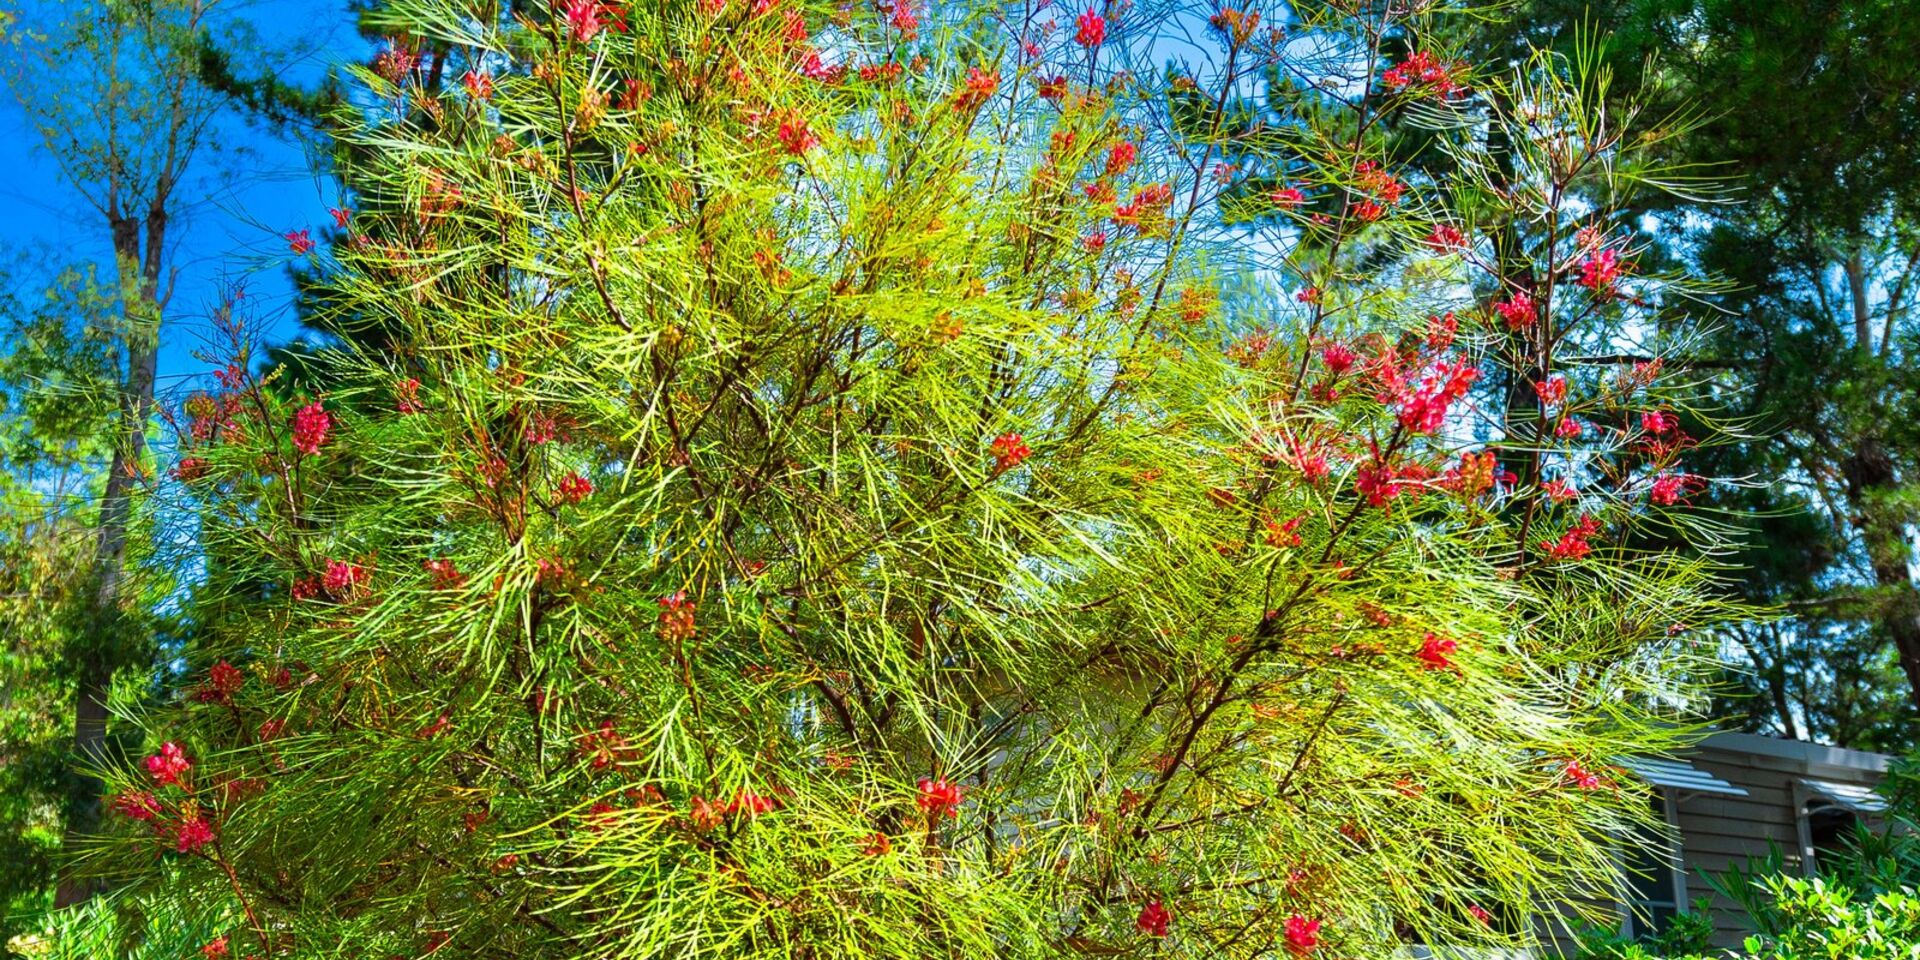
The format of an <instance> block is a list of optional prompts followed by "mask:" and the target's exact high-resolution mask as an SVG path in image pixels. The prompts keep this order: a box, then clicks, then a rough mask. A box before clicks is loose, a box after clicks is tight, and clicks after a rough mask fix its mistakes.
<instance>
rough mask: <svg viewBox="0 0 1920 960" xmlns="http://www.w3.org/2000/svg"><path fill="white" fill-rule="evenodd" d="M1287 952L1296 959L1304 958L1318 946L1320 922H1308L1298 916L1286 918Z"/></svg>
mask: <svg viewBox="0 0 1920 960" xmlns="http://www.w3.org/2000/svg"><path fill="white" fill-rule="evenodd" d="M1286 936H1287V951H1288V952H1289V953H1292V954H1293V955H1294V956H1296V957H1304V956H1306V955H1307V954H1308V953H1310V952H1312V950H1313V948H1314V947H1317V946H1319V945H1320V921H1318V920H1308V919H1307V918H1306V917H1303V916H1301V915H1299V914H1297V913H1296V914H1294V915H1293V916H1291V917H1288V918H1287V927H1286Z"/></svg>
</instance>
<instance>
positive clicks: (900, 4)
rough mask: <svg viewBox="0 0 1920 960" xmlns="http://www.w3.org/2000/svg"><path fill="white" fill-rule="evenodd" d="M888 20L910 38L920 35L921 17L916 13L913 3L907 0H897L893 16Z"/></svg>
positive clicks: (904, 35)
mask: <svg viewBox="0 0 1920 960" xmlns="http://www.w3.org/2000/svg"><path fill="white" fill-rule="evenodd" d="M888 22H889V23H891V24H893V28H894V29H895V30H898V31H900V35H901V36H903V37H905V38H907V39H908V40H912V39H914V38H915V37H918V36H919V35H920V17H919V15H918V14H916V13H914V10H913V4H911V3H909V2H907V0H896V2H895V3H894V5H893V17H892V19H890V20H889V21H888Z"/></svg>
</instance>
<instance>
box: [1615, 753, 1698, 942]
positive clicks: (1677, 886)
mask: <svg viewBox="0 0 1920 960" xmlns="http://www.w3.org/2000/svg"><path fill="white" fill-rule="evenodd" d="M1652 802H1653V815H1654V817H1655V818H1656V819H1658V820H1661V821H1664V822H1665V823H1666V825H1667V831H1666V832H1664V833H1663V832H1661V831H1659V830H1657V829H1653V828H1642V829H1640V830H1638V831H1636V832H1635V834H1634V836H1633V837H1632V838H1631V840H1630V842H1629V843H1628V844H1627V846H1626V849H1625V850H1624V851H1623V853H1624V856H1623V857H1622V860H1623V861H1624V864H1623V865H1624V867H1625V871H1624V872H1625V876H1624V877H1623V878H1622V879H1623V880H1624V885H1625V889H1624V890H1623V896H1624V897H1625V900H1626V902H1625V903H1624V904H1622V907H1623V909H1622V910H1621V913H1622V914H1623V915H1624V921H1623V923H1624V927H1623V929H1622V931H1621V932H1622V933H1625V934H1626V935H1627V936H1630V937H1639V936H1648V935H1653V934H1658V933H1662V932H1664V931H1665V930H1666V929H1667V928H1668V927H1669V926H1671V925H1672V924H1673V918H1674V917H1675V916H1677V915H1678V914H1680V913H1681V912H1682V911H1684V910H1685V909H1686V904H1687V874H1686V871H1685V870H1684V869H1683V868H1682V867H1681V861H1680V850H1679V844H1678V841H1677V838H1678V837H1679V821H1678V820H1677V819H1676V818H1675V816H1674V809H1673V805H1674V803H1673V802H1674V797H1673V793H1672V791H1670V790H1661V791H1659V792H1657V793H1655V794H1654V795H1653V801H1652Z"/></svg>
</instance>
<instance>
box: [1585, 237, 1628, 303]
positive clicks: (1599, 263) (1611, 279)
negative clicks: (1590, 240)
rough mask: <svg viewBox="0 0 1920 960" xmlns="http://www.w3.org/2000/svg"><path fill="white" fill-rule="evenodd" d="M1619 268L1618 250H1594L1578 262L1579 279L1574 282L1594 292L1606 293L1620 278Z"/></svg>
mask: <svg viewBox="0 0 1920 960" xmlns="http://www.w3.org/2000/svg"><path fill="white" fill-rule="evenodd" d="M1620 269H1621V263H1620V251H1618V250H1615V249H1612V248H1611V247H1609V248H1606V249H1603V250H1596V251H1594V252H1593V253H1590V254H1588V255H1587V258H1586V259H1585V260H1582V261H1581V262H1580V279H1579V280H1577V281H1575V282H1576V283H1578V284H1580V285H1581V286H1583V287H1586V288H1587V289H1589V290H1592V291H1593V292H1595V293H1607V292H1609V291H1611V290H1612V289H1613V285H1614V283H1615V282H1616V281H1618V280H1619V279H1620Z"/></svg>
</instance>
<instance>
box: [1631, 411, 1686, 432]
mask: <svg viewBox="0 0 1920 960" xmlns="http://www.w3.org/2000/svg"><path fill="white" fill-rule="evenodd" d="M1679 425H1680V420H1679V418H1678V417H1675V416H1674V415H1673V414H1671V413H1668V412H1666V411H1664V410H1648V411H1647V412H1645V413H1643V414H1641V415H1640V429H1642V430H1645V431H1646V432H1648V433H1652V434H1661V433H1666V432H1667V431H1669V430H1672V429H1674V428H1675V427H1678V426H1679Z"/></svg>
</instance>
